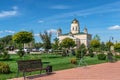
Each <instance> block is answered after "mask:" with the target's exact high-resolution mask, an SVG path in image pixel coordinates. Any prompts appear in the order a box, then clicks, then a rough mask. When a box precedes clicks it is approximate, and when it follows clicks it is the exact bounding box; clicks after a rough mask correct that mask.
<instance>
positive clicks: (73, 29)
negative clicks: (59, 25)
mask: <svg viewBox="0 0 120 80" xmlns="http://www.w3.org/2000/svg"><path fill="white" fill-rule="evenodd" d="M79 32H80V27H79V21H78V20H77V19H74V20H73V21H72V23H71V33H72V34H77V33H79Z"/></svg>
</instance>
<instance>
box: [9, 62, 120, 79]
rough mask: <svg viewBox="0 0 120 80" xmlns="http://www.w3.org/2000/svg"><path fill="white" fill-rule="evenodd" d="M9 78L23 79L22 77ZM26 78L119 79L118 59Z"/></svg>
mask: <svg viewBox="0 0 120 80" xmlns="http://www.w3.org/2000/svg"><path fill="white" fill-rule="evenodd" d="M11 80H23V77H21V78H14V79H11ZM26 80H120V61H118V62H115V63H103V64H97V65H91V66H87V67H76V68H72V69H66V70H60V71H55V72H53V74H50V75H45V74H43V75H34V76H29V77H27V79H26Z"/></svg>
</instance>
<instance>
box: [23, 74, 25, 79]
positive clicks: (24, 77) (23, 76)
mask: <svg viewBox="0 0 120 80" xmlns="http://www.w3.org/2000/svg"><path fill="white" fill-rule="evenodd" d="M23 77H24V80H25V72H23Z"/></svg>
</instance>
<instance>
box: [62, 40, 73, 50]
mask: <svg viewBox="0 0 120 80" xmlns="http://www.w3.org/2000/svg"><path fill="white" fill-rule="evenodd" d="M60 45H61V46H62V47H64V48H68V49H69V48H70V47H75V41H74V40H73V39H71V38H65V39H63V40H62V42H61V43H60Z"/></svg>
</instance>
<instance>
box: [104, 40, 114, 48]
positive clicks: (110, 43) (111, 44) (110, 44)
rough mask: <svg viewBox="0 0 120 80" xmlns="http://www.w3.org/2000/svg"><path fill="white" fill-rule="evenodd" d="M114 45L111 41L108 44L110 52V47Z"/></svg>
mask: <svg viewBox="0 0 120 80" xmlns="http://www.w3.org/2000/svg"><path fill="white" fill-rule="evenodd" d="M113 45H114V44H113V43H112V42H111V41H108V42H106V47H107V49H108V50H110V47H111V46H113Z"/></svg>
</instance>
